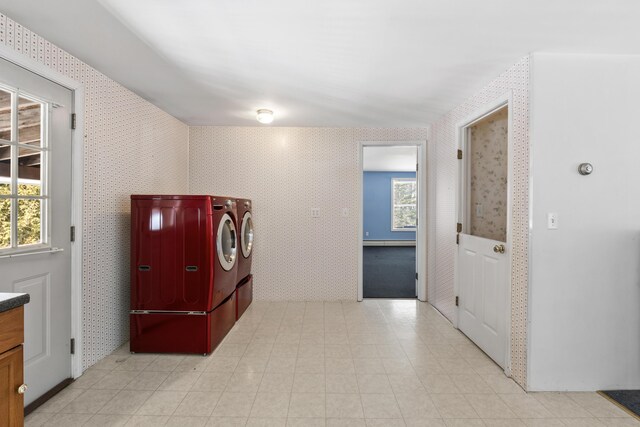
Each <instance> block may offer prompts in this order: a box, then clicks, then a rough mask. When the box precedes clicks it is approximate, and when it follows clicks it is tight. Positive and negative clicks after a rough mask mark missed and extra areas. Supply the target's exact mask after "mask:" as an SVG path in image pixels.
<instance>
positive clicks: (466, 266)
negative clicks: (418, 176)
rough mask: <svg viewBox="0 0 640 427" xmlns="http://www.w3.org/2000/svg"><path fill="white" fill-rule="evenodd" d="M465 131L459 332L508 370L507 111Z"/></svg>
mask: <svg viewBox="0 0 640 427" xmlns="http://www.w3.org/2000/svg"><path fill="white" fill-rule="evenodd" d="M462 131H463V132H464V134H463V135H464V137H463V139H464V141H463V150H462V153H461V154H462V156H461V157H462V158H461V161H460V168H461V174H460V176H461V178H462V179H461V180H460V187H459V190H458V191H459V195H460V200H461V203H460V208H461V209H460V210H461V212H459V215H460V223H459V225H458V227H459V230H458V231H459V234H458V259H457V282H458V298H459V300H458V304H459V307H458V328H459V329H460V330H461V331H462V332H464V334H465V335H467V336H468V337H469V338H470V339H471V340H472V341H473V342H474V343H476V344H477V345H478V347H480V348H481V349H482V350H483V351H484V352H485V353H487V354H488V355H489V357H491V358H492V359H493V360H494V361H495V362H496V363H497V364H498V365H500V366H501V367H503V368H504V364H505V360H506V351H507V349H506V344H507V336H506V334H507V327H506V326H507V307H508V305H507V298H508V285H509V277H508V264H507V256H508V252H509V251H508V246H507V243H506V242H507V216H508V212H509V209H508V197H507V193H508V192H507V189H508V181H507V179H508V169H509V168H508V110H507V107H502V108H500V109H498V110H496V111H494V112H492V113H491V114H488V115H487V116H485V117H482V118H480V119H478V120H476V121H474V122H473V123H471V124H469V125H467V126H466V127H465V128H463V129H462ZM459 158H460V156H459Z"/></svg>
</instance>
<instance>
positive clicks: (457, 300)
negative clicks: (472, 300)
mask: <svg viewBox="0 0 640 427" xmlns="http://www.w3.org/2000/svg"><path fill="white" fill-rule="evenodd" d="M459 305H460V298H459V297H457V296H456V307H457V306H459Z"/></svg>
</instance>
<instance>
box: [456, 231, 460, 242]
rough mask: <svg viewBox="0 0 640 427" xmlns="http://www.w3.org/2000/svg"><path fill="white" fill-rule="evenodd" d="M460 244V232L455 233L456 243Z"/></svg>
mask: <svg viewBox="0 0 640 427" xmlns="http://www.w3.org/2000/svg"><path fill="white" fill-rule="evenodd" d="M459 244H460V234H459V233H458V234H456V245H459Z"/></svg>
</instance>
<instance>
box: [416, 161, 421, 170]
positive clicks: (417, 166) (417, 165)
mask: <svg viewBox="0 0 640 427" xmlns="http://www.w3.org/2000/svg"><path fill="white" fill-rule="evenodd" d="M418 168H420V164H418V163H416V172H418Z"/></svg>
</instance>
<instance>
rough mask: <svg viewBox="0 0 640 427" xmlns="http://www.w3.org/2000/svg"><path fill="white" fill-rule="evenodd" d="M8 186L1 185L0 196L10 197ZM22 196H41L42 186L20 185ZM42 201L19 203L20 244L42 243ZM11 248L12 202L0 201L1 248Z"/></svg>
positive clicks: (30, 200) (21, 201) (31, 200)
mask: <svg viewBox="0 0 640 427" xmlns="http://www.w3.org/2000/svg"><path fill="white" fill-rule="evenodd" d="M9 194H11V191H10V190H9V185H8V184H0V195H9ZM20 195H24V196H39V195H40V186H38V185H32V184H20ZM40 203H41V201H40V200H34V199H20V201H19V202H18V244H19V245H30V244H34V243H40V240H41V239H40V212H41V210H40ZM9 246H11V200H9V199H1V200H0V248H6V247H9Z"/></svg>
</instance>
